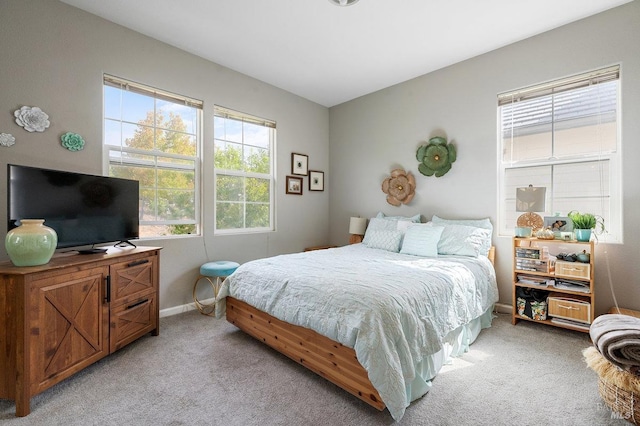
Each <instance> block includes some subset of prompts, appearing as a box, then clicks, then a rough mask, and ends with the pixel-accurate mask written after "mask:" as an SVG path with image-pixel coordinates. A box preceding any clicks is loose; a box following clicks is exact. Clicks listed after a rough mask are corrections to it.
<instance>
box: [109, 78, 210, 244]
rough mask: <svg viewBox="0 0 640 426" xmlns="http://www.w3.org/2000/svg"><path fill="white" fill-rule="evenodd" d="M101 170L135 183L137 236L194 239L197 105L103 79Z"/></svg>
mask: <svg viewBox="0 0 640 426" xmlns="http://www.w3.org/2000/svg"><path fill="white" fill-rule="evenodd" d="M103 87H104V136H103V141H104V143H103V146H104V151H105V155H104V158H105V169H108V174H109V176H115V177H121V178H127V179H135V180H138V181H139V182H140V237H141V238H145V237H160V236H171V235H180V234H197V233H199V232H200V229H199V216H200V215H199V203H200V199H199V184H198V180H199V163H200V162H199V155H200V144H201V143H200V140H201V136H200V135H201V130H200V129H201V121H202V102H201V101H197V100H194V99H189V98H186V97H184V96H179V95H174V94H171V93H168V92H164V91H161V90H158V89H154V88H151V87H148V86H144V85H142V84H138V83H133V82H130V81H126V80H123V79H120V78H118V77H113V76H109V75H105V76H104V86H103Z"/></svg>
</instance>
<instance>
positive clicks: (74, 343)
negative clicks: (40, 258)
mask: <svg viewBox="0 0 640 426" xmlns="http://www.w3.org/2000/svg"><path fill="white" fill-rule="evenodd" d="M159 255H160V248H159V247H136V248H129V247H127V248H111V249H109V251H108V252H107V253H102V254H90V255H78V254H61V255H57V256H54V258H52V259H51V261H50V262H49V263H47V264H46V265H41V266H30V267H15V266H13V264H12V263H11V262H9V261H6V262H0V398H2V399H10V400H14V401H15V402H16V415H17V416H26V415H28V414H29V412H30V408H29V404H30V399H31V397H32V396H33V395H36V394H38V393H40V392H42V391H44V390H45V389H47V388H49V387H51V386H53V385H54V384H56V383H58V382H60V381H62V380H64V379H66V378H67V377H69V376H71V375H73V374H75V373H77V372H78V371H80V370H82V369H83V368H85V367H87V366H89V365H90V364H92V363H94V362H96V361H98V360H99V359H101V358H103V357H105V356H107V355H108V354H110V353H112V352H114V351H116V350H118V349H120V348H121V347H123V346H125V345H127V344H128V343H131V342H133V341H134V340H136V339H138V338H139V337H141V336H143V335H145V334H147V333H149V332H151V333H152V334H153V335H154V336H157V335H158V333H159V309H158V306H159V305H158V288H159V276H158V275H159V261H160V257H159Z"/></svg>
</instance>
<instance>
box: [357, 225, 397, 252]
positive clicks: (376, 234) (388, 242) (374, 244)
mask: <svg viewBox="0 0 640 426" xmlns="http://www.w3.org/2000/svg"><path fill="white" fill-rule="evenodd" d="M401 241H402V232H400V231H382V230H374V231H371V232H370V233H369V241H368V242H367V244H366V245H367V247H371V248H377V249H382V250H387V251H392V252H394V253H397V252H398V250H400V242H401ZM363 242H364V241H363Z"/></svg>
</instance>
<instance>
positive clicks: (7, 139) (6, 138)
mask: <svg viewBox="0 0 640 426" xmlns="http://www.w3.org/2000/svg"><path fill="white" fill-rule="evenodd" d="M15 143H16V138H14V137H13V135H12V134H10V133H0V146H7V147H8V146H11V145H13V144H15Z"/></svg>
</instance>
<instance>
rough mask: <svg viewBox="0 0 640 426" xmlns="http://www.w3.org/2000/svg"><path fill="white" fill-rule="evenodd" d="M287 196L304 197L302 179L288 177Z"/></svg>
mask: <svg viewBox="0 0 640 426" xmlns="http://www.w3.org/2000/svg"><path fill="white" fill-rule="evenodd" d="M287 194H295V195H302V178H301V177H297V176H287Z"/></svg>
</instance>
